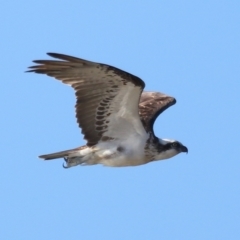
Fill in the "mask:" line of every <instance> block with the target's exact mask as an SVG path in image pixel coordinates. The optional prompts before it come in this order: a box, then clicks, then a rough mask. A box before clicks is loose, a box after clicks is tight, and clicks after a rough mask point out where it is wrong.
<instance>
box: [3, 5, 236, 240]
mask: <svg viewBox="0 0 240 240" xmlns="http://www.w3.org/2000/svg"><path fill="white" fill-rule="evenodd" d="M0 13H1V22H0V29H1V46H0V49H1V60H0V61H1V90H0V92H1V94H0V102H1V118H0V122H1V134H0V135H1V137H0V146H1V167H0V182H1V183H0V192H1V204H0V212H1V217H0V226H1V228H0V239H4V240H5V239H11V240H12V239H14V240H15V239H17V240H19V239H24V240H25V239H27V240H28V239H34V240H38V239H39V240H42V239H44V240H48V239H49V240H52V239H60V240H62V239H71V240H75V239H84V240H89V239H90V240H92V239H93V240H95V239H106V240H113V239H114V240H123V239H124V240H125V239H138V240H146V239H150V240H152V239H156V240H159V239H163V240H168V239H169V240H172V239H174V240H175V239H176V240H179V239H180V240H188V239H189V240H190V239H194V240H195V239H199V240H202V239H204V240H205V239H211V240H212V239H218V240H220V239H224V240H225V239H231V240H232V239H239V238H240V158H239V150H240V145H239V144H240V140H239V134H240V107H239V101H240V95H239V90H240V70H239V69H240V30H239V29H240V1H238V0H235V1H234V0H233V1H227V0H225V1H224V0H223V1H217V0H216V1H213V0H201V1H190V0H188V1H178V0H172V1H153V0H148V1H120V0H118V1H106V0H103V1H97V0H95V1H85V0H83V1H77V0H73V1H66V0H65V1H64V0H63V1H30V0H23V1H13V0H9V1H3V2H2V3H1V9H0ZM46 52H58V53H65V54H69V55H73V56H76V57H80V58H85V59H88V60H92V61H98V62H102V63H108V64H111V65H113V66H116V67H119V68H121V69H124V70H125V71H129V72H130V73H133V74H135V75H137V76H139V77H141V78H142V79H143V80H144V81H145V82H146V89H147V90H156V91H161V92H164V93H167V94H169V95H171V96H174V97H175V98H176V99H177V104H176V105H175V106H173V107H171V108H170V109H168V110H167V111H166V112H164V113H163V114H162V115H161V116H160V118H159V119H158V120H157V122H156V123H155V132H156V135H157V136H159V137H162V138H173V139H178V140H180V141H181V142H182V143H184V144H185V145H186V146H187V147H188V149H189V154H188V155H186V154H180V155H178V156H176V157H174V158H172V159H169V160H167V161H159V162H154V163H150V164H147V165H144V166H139V167H127V168H107V167H102V166H92V167H75V168H71V169H68V170H65V169H63V168H62V166H61V165H62V163H63V161H62V160H56V161H48V162H44V161H42V160H39V159H38V158H37V156H38V155H40V154H45V153H50V152H54V151H59V150H65V149H68V148H73V147H77V146H80V145H83V144H84V140H83V137H82V135H81V134H80V130H79V129H78V126H77V124H76V120H75V113H74V105H75V97H74V93H73V90H72V89H71V88H69V87H68V86H66V85H63V84H61V83H59V82H58V81H55V80H54V79H52V78H49V77H47V76H43V75H37V74H27V73H24V71H25V70H26V69H27V67H28V66H30V65H32V63H31V61H32V60H34V59H44V58H48V57H47V56H46V55H45V53H46Z"/></svg>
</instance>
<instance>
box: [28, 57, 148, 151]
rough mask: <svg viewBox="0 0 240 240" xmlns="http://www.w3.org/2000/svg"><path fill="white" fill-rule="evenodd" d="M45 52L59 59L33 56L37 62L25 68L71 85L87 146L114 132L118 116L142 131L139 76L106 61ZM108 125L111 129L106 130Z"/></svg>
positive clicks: (140, 82) (116, 127)
mask: <svg viewBox="0 0 240 240" xmlns="http://www.w3.org/2000/svg"><path fill="white" fill-rule="evenodd" d="M48 55H49V56H51V57H54V58H57V59H61V60H63V61H59V60H36V61H34V62H35V63H37V64H38V65H35V66H32V67H30V69H31V70H29V71H28V72H35V73H41V74H46V75H48V76H51V77H55V78H56V79H58V80H61V81H62V82H63V83H65V84H68V85H70V86H71V87H73V88H74V90H75V95H76V98H77V102H76V117H77V122H78V124H79V126H80V127H81V128H82V133H83V134H84V136H85V139H86V140H87V145H88V146H93V145H95V144H97V142H98V141H99V140H100V139H101V138H103V137H105V139H107V138H109V137H110V138H112V137H115V136H117V135H118V132H117V130H118V131H120V130H119V129H118V128H119V120H118V119H120V118H122V119H124V121H122V123H125V122H126V125H128V126H129V129H131V126H138V128H142V131H144V129H143V127H142V123H141V121H140V119H139V113H138V104H139V99H140V95H141V93H142V90H143V88H144V86H145V84H144V82H143V81H142V80H141V79H140V78H138V77H136V76H134V75H132V74H129V73H127V72H124V71H122V70H120V69H118V68H115V67H112V66H109V65H106V64H101V63H95V62H90V61H86V60H83V59H80V58H76V57H71V56H67V55H63V54H57V53H48ZM119 116H120V117H119ZM131 121H132V123H131ZM120 124H121V123H120ZM131 124H132V125H131ZM109 128H111V131H112V132H108V130H109ZM109 131H110V130H109ZM111 133H112V135H111Z"/></svg>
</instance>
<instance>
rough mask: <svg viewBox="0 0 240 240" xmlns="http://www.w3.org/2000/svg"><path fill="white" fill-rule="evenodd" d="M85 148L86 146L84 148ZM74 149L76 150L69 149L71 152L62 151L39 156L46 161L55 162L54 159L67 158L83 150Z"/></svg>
mask: <svg viewBox="0 0 240 240" xmlns="http://www.w3.org/2000/svg"><path fill="white" fill-rule="evenodd" d="M83 147H85V146H83ZM83 147H80V148H74V149H69V150H65V151H61V152H55V153H50V154H45V155H41V156H38V157H39V158H43V159H44V160H53V159H57V158H67V157H68V156H69V155H70V154H71V155H72V154H74V152H76V151H79V150H81V148H83Z"/></svg>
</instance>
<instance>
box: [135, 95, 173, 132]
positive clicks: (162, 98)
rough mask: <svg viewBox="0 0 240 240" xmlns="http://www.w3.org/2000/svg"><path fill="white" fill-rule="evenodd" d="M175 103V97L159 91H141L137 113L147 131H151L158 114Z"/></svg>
mask: <svg viewBox="0 0 240 240" xmlns="http://www.w3.org/2000/svg"><path fill="white" fill-rule="evenodd" d="M175 103H176V99H175V98H173V97H170V96H167V95H165V94H163V93H159V92H143V93H142V95H141V98H140V102H139V115H140V118H141V120H142V123H143V126H144V128H145V130H146V131H147V132H152V133H153V134H154V131H153V124H154V122H155V120H156V119H157V117H158V116H159V114H161V113H162V112H163V111H164V110H166V109H167V108H169V107H170V106H172V105H174V104H175Z"/></svg>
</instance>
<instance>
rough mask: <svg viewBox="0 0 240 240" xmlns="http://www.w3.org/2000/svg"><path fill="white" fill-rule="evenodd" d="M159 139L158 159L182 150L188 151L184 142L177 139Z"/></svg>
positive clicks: (171, 155) (169, 156)
mask: <svg viewBox="0 0 240 240" xmlns="http://www.w3.org/2000/svg"><path fill="white" fill-rule="evenodd" d="M158 140H159V145H158V146H159V147H158V149H159V152H158V155H157V156H156V160H162V159H167V158H171V157H173V156H175V155H177V154H179V153H181V152H185V153H188V149H187V147H185V146H184V145H183V144H182V143H180V142H179V141H176V140H170V139H158Z"/></svg>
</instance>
